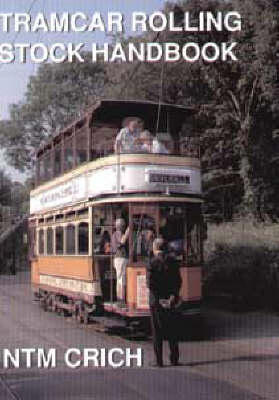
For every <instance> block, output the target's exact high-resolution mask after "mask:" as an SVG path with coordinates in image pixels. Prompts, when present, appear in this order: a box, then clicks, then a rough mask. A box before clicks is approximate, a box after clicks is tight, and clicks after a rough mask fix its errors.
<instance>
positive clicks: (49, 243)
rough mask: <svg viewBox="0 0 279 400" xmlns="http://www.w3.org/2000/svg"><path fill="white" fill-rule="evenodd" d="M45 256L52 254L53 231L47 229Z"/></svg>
mask: <svg viewBox="0 0 279 400" xmlns="http://www.w3.org/2000/svg"><path fill="white" fill-rule="evenodd" d="M47 254H49V255H51V254H53V229H52V228H47Z"/></svg>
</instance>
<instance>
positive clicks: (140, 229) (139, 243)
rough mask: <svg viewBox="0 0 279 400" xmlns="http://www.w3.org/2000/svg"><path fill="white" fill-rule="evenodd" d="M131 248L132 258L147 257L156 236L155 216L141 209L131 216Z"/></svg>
mask: <svg viewBox="0 0 279 400" xmlns="http://www.w3.org/2000/svg"><path fill="white" fill-rule="evenodd" d="M132 218H133V219H132V226H133V233H132V250H133V260H134V261H137V260H138V257H148V256H149V255H150V254H151V251H152V243H153V240H154V238H155V236H156V223H155V218H154V217H153V216H151V215H149V214H147V213H145V212H144V210H143V211H142V213H135V214H133V217H132Z"/></svg>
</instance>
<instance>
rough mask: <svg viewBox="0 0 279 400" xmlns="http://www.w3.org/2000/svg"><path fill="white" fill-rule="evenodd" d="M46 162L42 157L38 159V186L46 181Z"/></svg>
mask: <svg viewBox="0 0 279 400" xmlns="http://www.w3.org/2000/svg"><path fill="white" fill-rule="evenodd" d="M44 174H45V173H44V160H43V158H42V156H40V158H39V159H38V184H40V183H42V182H43V181H44Z"/></svg>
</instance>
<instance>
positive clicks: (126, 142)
mask: <svg viewBox="0 0 279 400" xmlns="http://www.w3.org/2000/svg"><path fill="white" fill-rule="evenodd" d="M140 122H141V121H140V119H139V118H136V117H131V118H126V119H125V120H124V123H123V125H124V128H122V129H121V130H120V132H119V133H118V135H117V136H116V140H115V145H114V151H115V153H134V152H138V146H139V132H140Z"/></svg>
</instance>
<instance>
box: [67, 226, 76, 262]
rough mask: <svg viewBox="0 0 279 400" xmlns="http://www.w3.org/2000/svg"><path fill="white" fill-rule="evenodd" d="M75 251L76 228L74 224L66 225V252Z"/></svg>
mask: <svg viewBox="0 0 279 400" xmlns="http://www.w3.org/2000/svg"><path fill="white" fill-rule="evenodd" d="M75 253H76V228H75V225H68V226H67V227H66V254H70V255H71V254H75Z"/></svg>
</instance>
